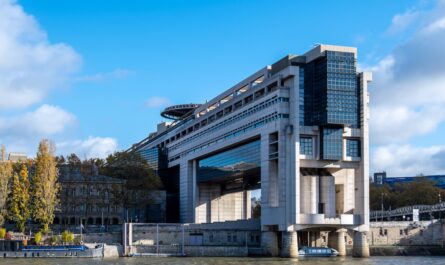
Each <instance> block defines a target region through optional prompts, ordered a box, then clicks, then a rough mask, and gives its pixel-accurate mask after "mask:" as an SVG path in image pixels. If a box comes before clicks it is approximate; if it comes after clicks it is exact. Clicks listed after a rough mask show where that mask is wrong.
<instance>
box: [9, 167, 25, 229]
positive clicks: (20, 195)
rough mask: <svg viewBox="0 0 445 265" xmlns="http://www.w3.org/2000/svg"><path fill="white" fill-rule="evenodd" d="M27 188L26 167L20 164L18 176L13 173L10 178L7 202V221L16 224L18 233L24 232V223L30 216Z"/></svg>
mask: <svg viewBox="0 0 445 265" xmlns="http://www.w3.org/2000/svg"><path fill="white" fill-rule="evenodd" d="M29 187H30V185H29V179H28V167H27V166H26V165H25V164H22V166H21V169H20V174H19V175H18V174H17V173H15V174H14V176H13V178H12V185H11V192H10V194H9V200H8V214H9V219H10V220H11V221H13V222H15V223H16V226H17V228H18V229H19V231H20V232H24V231H25V225H26V221H27V220H28V219H29V217H30V214H31V212H30V210H29V201H30V195H29Z"/></svg>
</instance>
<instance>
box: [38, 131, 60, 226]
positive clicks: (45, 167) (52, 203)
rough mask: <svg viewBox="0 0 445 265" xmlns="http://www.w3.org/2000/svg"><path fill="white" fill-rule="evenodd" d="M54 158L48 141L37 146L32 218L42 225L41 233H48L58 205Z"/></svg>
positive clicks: (51, 146)
mask: <svg viewBox="0 0 445 265" xmlns="http://www.w3.org/2000/svg"><path fill="white" fill-rule="evenodd" d="M57 177H58V172H57V167H56V160H55V158H54V147H53V145H52V144H51V143H50V142H49V141H48V140H42V141H41V142H40V144H39V150H38V151H37V157H36V159H35V174H34V176H33V178H32V210H33V214H32V217H33V219H34V221H35V222H38V223H40V224H41V225H42V231H43V232H44V233H47V232H48V229H49V225H50V224H52V222H53V220H54V211H55V210H56V207H57V205H58V203H59V199H58V194H59V191H60V185H59V183H58V181H57Z"/></svg>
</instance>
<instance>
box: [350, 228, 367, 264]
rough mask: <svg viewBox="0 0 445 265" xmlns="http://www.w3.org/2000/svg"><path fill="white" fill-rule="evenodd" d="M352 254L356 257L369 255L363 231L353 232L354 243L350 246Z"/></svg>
mask: <svg viewBox="0 0 445 265" xmlns="http://www.w3.org/2000/svg"><path fill="white" fill-rule="evenodd" d="M352 256H353V257H357V258H368V257H369V245H368V238H367V236H366V233H365V232H355V233H354V245H353V248H352Z"/></svg>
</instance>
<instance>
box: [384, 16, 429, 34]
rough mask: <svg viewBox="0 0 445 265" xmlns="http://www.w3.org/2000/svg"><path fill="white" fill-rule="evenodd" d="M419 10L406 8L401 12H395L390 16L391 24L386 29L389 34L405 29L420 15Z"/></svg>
mask: <svg viewBox="0 0 445 265" xmlns="http://www.w3.org/2000/svg"><path fill="white" fill-rule="evenodd" d="M420 14H421V13H420V11H416V10H408V11H406V12H405V13H403V14H396V15H395V16H394V17H393V18H392V23H391V26H390V27H389V29H388V33H389V34H396V33H400V32H402V31H404V30H405V29H407V28H408V27H409V26H410V25H411V24H413V23H414V22H415V20H416V19H417V18H418V17H419V16H420Z"/></svg>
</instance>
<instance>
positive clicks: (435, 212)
mask: <svg viewBox="0 0 445 265" xmlns="http://www.w3.org/2000/svg"><path fill="white" fill-rule="evenodd" d="M413 209H418V210H419V218H420V220H431V219H434V218H442V216H443V217H445V202H441V203H438V204H434V205H413V206H405V207H401V208H397V209H394V210H384V211H371V212H370V214H369V216H370V217H369V218H370V220H371V221H374V222H376V221H391V220H412V219H413Z"/></svg>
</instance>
